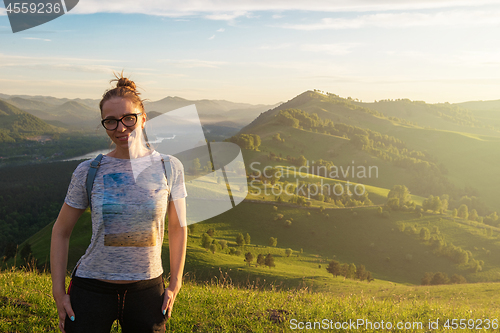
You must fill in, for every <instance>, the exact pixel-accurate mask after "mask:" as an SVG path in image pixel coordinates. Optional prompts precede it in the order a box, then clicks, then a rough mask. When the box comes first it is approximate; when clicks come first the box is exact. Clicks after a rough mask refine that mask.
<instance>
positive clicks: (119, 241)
mask: <svg viewBox="0 0 500 333" xmlns="http://www.w3.org/2000/svg"><path fill="white" fill-rule="evenodd" d="M162 157H163V159H164V161H165V163H164V165H165V168H168V167H169V166H170V167H171V176H170V175H169V176H170V177H171V179H169V185H170V186H167V181H166V176H165V171H164V168H163V163H162V161H161V159H162ZM167 160H169V161H170V163H167ZM91 161H92V160H88V161H85V162H82V163H81V164H80V165H78V167H77V168H76V169H75V171H74V172H73V176H72V178H71V183H70V185H69V188H68V193H67V195H66V198H65V200H64V201H65V203H66V204H68V205H69V206H71V207H74V208H78V209H85V208H87V206H88V205H89V203H88V198H87V190H86V179H87V173H88V170H89V168H90V162H91ZM186 196H187V193H186V187H185V184H184V169H183V166H182V163H181V162H180V161H179V160H178V159H177V158H175V157H173V156H171V155H161V154H159V153H158V152H156V151H154V152H153V153H152V154H151V155H148V156H145V157H141V158H137V159H133V160H129V159H119V158H114V157H110V156H106V155H104V156H103V158H102V160H101V164H100V167H99V169H98V170H97V174H96V177H95V179H94V185H93V188H92V199H91V200H92V205H91V207H92V214H91V215H92V239H91V242H90V245H89V247H88V248H87V251H86V252H85V254H84V255H83V256H82V257H81V258H80V260H79V262H78V264H77V267H78V270H77V271H76V276H79V277H83V278H92V279H103V280H148V279H152V278H155V277H158V276H160V275H161V274H162V273H163V267H162V262H161V248H162V244H163V235H164V225H165V216H166V212H167V204H168V201H175V200H177V199H182V198H184V197H186Z"/></svg>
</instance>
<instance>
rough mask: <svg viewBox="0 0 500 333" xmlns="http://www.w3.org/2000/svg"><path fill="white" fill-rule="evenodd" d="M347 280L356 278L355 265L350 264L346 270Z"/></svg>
mask: <svg viewBox="0 0 500 333" xmlns="http://www.w3.org/2000/svg"><path fill="white" fill-rule="evenodd" d="M347 272H348V273H347V274H348V276H347V277H348V278H350V279H352V278H354V277H355V276H356V265H354V263H351V264H349V268H348V271H347Z"/></svg>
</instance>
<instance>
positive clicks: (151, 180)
mask: <svg viewBox="0 0 500 333" xmlns="http://www.w3.org/2000/svg"><path fill="white" fill-rule="evenodd" d="M147 171H149V170H145V172H143V173H142V174H141V176H140V177H138V178H137V182H136V181H134V178H133V177H131V175H130V173H128V174H127V173H113V174H107V175H104V176H103V183H104V197H103V205H102V217H103V222H104V246H115V247H120V246H129V247H150V246H155V245H156V244H157V242H158V241H160V239H162V237H160V236H162V235H163V225H161V226H160V225H158V224H157V223H155V220H156V217H157V216H158V214H161V216H163V219H160V221H164V216H165V212H166V205H160V204H157V203H161V202H164V201H166V200H167V194H168V193H167V190H166V184H165V183H164V181H162V180H163V179H162V177H164V176H163V174H158V173H150V172H147Z"/></svg>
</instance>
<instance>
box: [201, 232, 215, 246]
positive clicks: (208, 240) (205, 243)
mask: <svg viewBox="0 0 500 333" xmlns="http://www.w3.org/2000/svg"><path fill="white" fill-rule="evenodd" d="M212 241H213V239H212V237H210V236H209V235H208V234H207V233H203V235H202V236H201V246H203V247H204V248H205V249H208V248H209V247H210V244H212Z"/></svg>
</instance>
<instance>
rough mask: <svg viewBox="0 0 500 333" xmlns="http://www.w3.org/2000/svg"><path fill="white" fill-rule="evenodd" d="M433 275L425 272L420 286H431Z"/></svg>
mask: <svg viewBox="0 0 500 333" xmlns="http://www.w3.org/2000/svg"><path fill="white" fill-rule="evenodd" d="M432 276H433V274H432V273H431V272H426V273H425V274H424V277H423V278H422V281H421V284H422V285H423V286H428V285H430V284H431V281H432Z"/></svg>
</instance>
